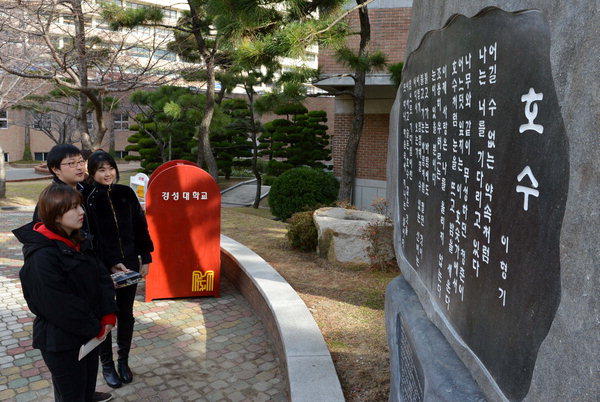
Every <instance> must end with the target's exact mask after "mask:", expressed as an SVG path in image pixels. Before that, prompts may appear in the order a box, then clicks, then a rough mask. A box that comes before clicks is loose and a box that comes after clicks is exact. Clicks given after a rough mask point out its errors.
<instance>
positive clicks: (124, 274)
mask: <svg viewBox="0 0 600 402" xmlns="http://www.w3.org/2000/svg"><path fill="white" fill-rule="evenodd" d="M111 278H112V279H113V281H114V282H115V287H116V288H117V289H118V288H123V287H125V286H129V285H133V284H134V283H138V282H139V281H141V280H142V279H143V278H142V276H141V275H140V274H139V272H135V271H119V272H116V273H114V274H112V275H111Z"/></svg>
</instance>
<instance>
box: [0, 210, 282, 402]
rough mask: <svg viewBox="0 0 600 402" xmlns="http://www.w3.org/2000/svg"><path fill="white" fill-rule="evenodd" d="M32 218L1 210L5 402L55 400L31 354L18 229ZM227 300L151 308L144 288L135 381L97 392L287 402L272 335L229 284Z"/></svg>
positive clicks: (1, 385)
mask: <svg viewBox="0 0 600 402" xmlns="http://www.w3.org/2000/svg"><path fill="white" fill-rule="evenodd" d="M30 218H31V212H30V211H6V210H1V211H0V400H2V401H32V400H36V401H51V400H53V393H52V384H51V380H50V373H49V372H48V370H47V369H46V366H45V365H44V362H43V360H42V357H41V355H40V353H39V351H38V350H36V349H32V348H31V331H32V321H33V316H32V314H31V313H30V312H29V310H28V309H27V306H26V304H25V301H24V299H23V295H22V293H21V289H20V284H19V279H18V271H19V269H20V267H21V265H22V254H21V247H20V243H19V242H18V241H17V240H16V239H15V238H14V236H13V235H12V233H10V230H12V229H14V228H16V227H18V226H20V225H22V224H25V223H27V221H28V220H29V219H30ZM221 278H222V280H221V297H220V298H218V299H217V298H195V299H176V300H159V301H153V302H150V303H145V302H144V297H143V295H144V287H143V285H141V286H139V287H138V295H137V297H136V302H135V306H134V310H135V312H136V313H135V314H136V327H135V332H134V339H133V346H132V351H131V356H130V366H131V368H132V371H133V372H134V381H133V383H131V384H128V385H124V386H123V387H122V388H119V389H116V390H112V389H110V388H109V387H108V386H106V385H105V384H104V380H103V379H102V378H101V375H99V376H98V383H97V384H98V385H97V389H98V390H102V391H108V392H111V393H112V394H113V400H115V401H234V402H237V401H268V400H269V401H284V400H287V393H286V389H287V385H286V382H285V379H284V378H283V376H282V372H281V370H280V369H279V361H278V359H277V357H276V355H275V353H274V350H273V347H272V344H271V342H270V340H269V338H268V336H267V334H266V332H265V327H264V326H263V324H262V323H261V321H260V320H259V319H258V317H256V316H255V315H254V313H253V311H252V310H251V309H250V307H249V306H248V305H247V303H246V301H245V299H244V298H243V297H242V296H241V295H240V294H239V293H238V291H237V290H236V289H235V288H234V287H233V286H232V285H231V284H230V283H228V282H227V281H226V280H225V279H223V277H221Z"/></svg>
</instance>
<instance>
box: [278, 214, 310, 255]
mask: <svg viewBox="0 0 600 402" xmlns="http://www.w3.org/2000/svg"><path fill="white" fill-rule="evenodd" d="M313 213H314V211H305V212H296V213H295V214H294V215H292V217H291V218H290V220H289V223H290V225H289V226H288V232H287V234H286V237H287V239H288V240H289V242H290V244H291V245H292V247H294V248H297V249H299V250H302V251H315V250H316V249H317V241H318V233H317V228H316V226H315V223H314V221H313Z"/></svg>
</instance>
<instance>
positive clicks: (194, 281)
mask: <svg viewBox="0 0 600 402" xmlns="http://www.w3.org/2000/svg"><path fill="white" fill-rule="evenodd" d="M168 163H169V165H168V166H166V167H165V165H167V164H164V165H162V166H160V167H159V168H158V169H157V170H156V172H155V173H154V174H153V175H152V177H151V179H150V184H149V187H148V193H147V194H146V211H147V219H148V229H149V231H150V235H151V236H152V240H153V242H154V252H153V253H152V264H151V266H150V274H149V275H148V277H147V279H146V301H150V300H153V299H165V298H173V297H190V296H215V297H218V296H219V280H220V266H221V258H220V233H221V193H220V191H219V187H218V186H217V183H216V182H215V181H214V180H213V178H212V177H211V176H210V175H209V174H208V173H207V172H205V171H204V170H202V169H201V168H199V167H198V166H197V165H195V164H189V163H172V162H168Z"/></svg>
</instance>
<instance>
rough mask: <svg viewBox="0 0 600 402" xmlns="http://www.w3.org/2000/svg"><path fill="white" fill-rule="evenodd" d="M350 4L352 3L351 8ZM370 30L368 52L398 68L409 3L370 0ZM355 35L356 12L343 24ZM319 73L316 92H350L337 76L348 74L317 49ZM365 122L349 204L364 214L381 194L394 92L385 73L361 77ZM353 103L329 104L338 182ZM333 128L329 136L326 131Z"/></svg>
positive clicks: (341, 99) (343, 99) (353, 42)
mask: <svg viewBox="0 0 600 402" xmlns="http://www.w3.org/2000/svg"><path fill="white" fill-rule="evenodd" d="M352 3H354V2H352ZM368 10H369V20H370V24H371V42H370V49H371V50H381V51H383V52H384V54H385V55H386V59H387V62H388V63H389V64H393V63H398V62H403V61H404V59H405V49H406V42H407V39H408V30H409V26H410V20H411V10H412V0H410V1H404V0H376V1H374V2H373V3H370V4H369V5H368ZM347 22H348V24H349V25H350V26H351V27H352V28H353V30H354V31H355V32H358V30H359V29H360V24H359V20H358V11H354V12H352V13H351V14H350V15H349V16H348V18H347ZM358 40H359V36H358V35H354V36H353V37H351V38H350V39H349V42H348V43H349V46H350V47H351V48H354V49H356V48H357V47H358ZM319 67H320V69H321V72H322V76H321V80H320V81H319V82H318V83H316V84H315V85H316V86H317V87H320V88H323V89H325V90H329V91H332V92H335V91H336V90H338V91H339V90H346V91H351V90H352V88H353V87H354V81H353V79H352V78H350V77H347V76H342V75H343V74H349V73H351V71H349V70H348V68H347V67H345V66H343V65H341V64H339V63H338V62H336V59H335V55H334V53H333V52H332V51H329V50H324V49H321V51H320V52H319ZM365 96H366V99H365V120H364V127H363V131H362V135H361V140H360V144H359V148H358V154H357V160H356V180H355V184H354V191H353V199H352V203H353V204H354V205H356V206H357V207H358V208H360V209H369V208H370V207H371V204H372V202H373V201H374V200H375V199H377V198H382V197H385V194H386V164H387V142H388V131H389V117H390V110H391V108H392V104H393V102H394V99H395V97H396V88H395V86H394V85H393V83H392V82H391V80H390V74H389V73H387V72H386V71H375V72H372V73H370V74H368V75H367V78H366V88H365ZM353 105H354V103H353V99H352V98H351V97H350V96H348V95H342V96H337V97H336V98H335V106H334V116H333V119H332V120H333V124H330V132H331V134H332V139H331V143H332V156H333V166H334V173H335V174H336V176H338V177H339V176H341V171H342V161H343V158H344V151H345V148H346V144H347V142H348V135H349V132H350V129H351V127H352V121H353V119H354V114H353ZM332 128H333V130H332Z"/></svg>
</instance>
